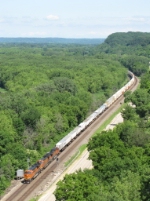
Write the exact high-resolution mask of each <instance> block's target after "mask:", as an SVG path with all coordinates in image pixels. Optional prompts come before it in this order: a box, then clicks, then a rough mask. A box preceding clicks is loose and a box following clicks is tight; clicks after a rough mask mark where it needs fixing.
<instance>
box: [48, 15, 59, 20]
mask: <svg viewBox="0 0 150 201" xmlns="http://www.w3.org/2000/svg"><path fill="white" fill-rule="evenodd" d="M46 19H47V20H59V16H57V15H48V16H47V17H46Z"/></svg>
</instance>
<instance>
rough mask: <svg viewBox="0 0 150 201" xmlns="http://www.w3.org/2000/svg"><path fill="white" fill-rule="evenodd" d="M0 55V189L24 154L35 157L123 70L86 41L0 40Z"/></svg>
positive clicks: (23, 162) (107, 91)
mask: <svg viewBox="0 0 150 201" xmlns="http://www.w3.org/2000/svg"><path fill="white" fill-rule="evenodd" d="M101 55H102V56H101ZM0 58H1V60H0V165H1V166H0V193H2V192H3V191H4V189H5V188H6V187H7V186H8V185H9V184H10V181H11V179H14V177H15V175H16V170H17V169H26V168H27V166H28V163H27V159H30V165H31V164H33V163H34V162H36V161H37V159H39V158H40V157H41V156H43V154H45V153H46V152H47V151H50V149H51V148H52V147H54V146H55V144H56V142H58V140H60V139H61V138H62V137H63V136H65V135H66V134H67V133H68V132H69V131H70V130H71V129H73V128H74V127H75V126H76V125H78V124H79V123H80V122H81V121H83V120H84V119H85V118H86V117H87V115H89V114H90V113H91V112H92V111H93V110H95V109H96V108H98V107H99V106H100V105H101V104H102V103H103V102H104V101H105V100H106V98H108V97H109V96H110V95H111V94H113V93H114V92H115V91H117V90H118V89H119V88H120V87H121V86H123V85H124V84H125V82H127V69H125V68H124V67H123V65H122V64H120V62H118V61H117V60H116V59H115V57H114V58H113V57H110V58H109V57H107V56H104V55H103V54H101V53H100V52H97V49H96V46H91V45H71V44H70V45H64V44H60V45H58V44H1V45H0ZM114 78H115V79H114Z"/></svg>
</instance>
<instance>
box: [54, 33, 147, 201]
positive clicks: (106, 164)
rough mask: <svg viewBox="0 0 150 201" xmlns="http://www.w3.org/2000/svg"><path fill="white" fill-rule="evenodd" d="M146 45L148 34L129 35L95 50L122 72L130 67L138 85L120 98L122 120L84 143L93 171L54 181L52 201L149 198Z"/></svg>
mask: <svg viewBox="0 0 150 201" xmlns="http://www.w3.org/2000/svg"><path fill="white" fill-rule="evenodd" d="M149 44H150V34H148V33H131V32H129V33H116V34H112V35H110V36H109V37H108V38H107V39H106V40H105V42H104V43H103V44H102V45H101V46H100V47H98V48H99V49H101V48H102V49H101V50H100V52H101V56H102V54H104V56H108V57H109V58H116V60H117V61H119V62H120V63H121V64H122V65H124V66H125V67H127V68H128V66H127V64H128V65H129V64H131V63H132V65H129V69H130V70H132V71H133V72H134V73H135V74H136V75H138V76H140V79H141V82H140V87H139V88H138V89H137V90H136V91H135V92H134V93H130V92H127V93H126V94H125V108H124V109H123V110H122V111H121V113H122V116H123V118H124V122H123V123H121V124H119V125H118V126H116V128H115V129H114V130H113V131H112V130H109V131H102V132H101V133H98V132H97V133H96V135H94V137H93V138H91V140H90V141H89V143H88V145H87V147H88V151H89V152H90V156H89V159H91V160H92V163H93V169H92V170H84V171H77V172H76V173H73V174H70V175H67V176H65V178H64V179H63V180H62V181H60V182H58V183H57V189H56V191H55V196H56V200H57V201H62V200H64V201H69V200H71V201H77V200H78V201H84V200H85V201H116V200H119V201H149V200H150V191H149V189H150V119H149V117H150V71H149V55H148V51H150V48H149V47H150V46H149ZM142 49H143V52H142ZM136 58H137V59H136ZM128 103H132V104H133V105H134V107H133V106H131V104H128Z"/></svg>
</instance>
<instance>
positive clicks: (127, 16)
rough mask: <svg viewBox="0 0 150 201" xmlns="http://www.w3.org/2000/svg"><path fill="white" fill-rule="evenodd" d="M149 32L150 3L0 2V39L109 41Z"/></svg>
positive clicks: (108, 0) (103, 0)
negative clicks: (117, 36) (122, 35)
mask: <svg viewBox="0 0 150 201" xmlns="http://www.w3.org/2000/svg"><path fill="white" fill-rule="evenodd" d="M127 31H141V32H150V0H53V1H52V0H24V1H23V0H5V1H4V0H0V37H62V38H106V37H107V36H108V35H110V34H111V33H115V32H127Z"/></svg>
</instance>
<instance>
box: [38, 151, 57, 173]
mask: <svg viewBox="0 0 150 201" xmlns="http://www.w3.org/2000/svg"><path fill="white" fill-rule="evenodd" d="M58 155H59V149H58V148H56V147H55V148H53V149H52V150H51V151H50V152H48V153H47V154H45V155H44V156H43V157H42V158H41V159H40V160H38V163H39V164H40V167H39V168H40V170H41V171H42V170H43V169H45V168H46V167H47V166H48V165H49V163H50V162H51V161H53V160H54V159H55V158H57V156H58Z"/></svg>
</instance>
